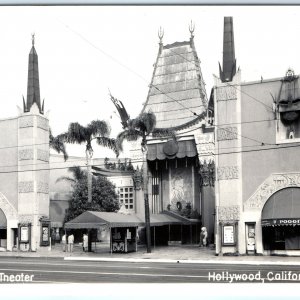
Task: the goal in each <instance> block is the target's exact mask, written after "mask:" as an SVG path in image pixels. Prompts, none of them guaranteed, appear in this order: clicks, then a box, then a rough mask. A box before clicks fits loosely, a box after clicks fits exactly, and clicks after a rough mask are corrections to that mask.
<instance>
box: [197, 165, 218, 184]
mask: <svg viewBox="0 0 300 300" xmlns="http://www.w3.org/2000/svg"><path fill="white" fill-rule="evenodd" d="M199 174H200V178H201V182H200V185H201V186H214V185H215V163H214V161H210V162H209V163H207V162H206V161H204V163H203V164H200V168H199Z"/></svg>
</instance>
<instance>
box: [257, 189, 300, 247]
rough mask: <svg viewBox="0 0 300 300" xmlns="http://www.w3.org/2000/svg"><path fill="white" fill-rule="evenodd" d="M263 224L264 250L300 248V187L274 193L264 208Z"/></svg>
mask: <svg viewBox="0 0 300 300" xmlns="http://www.w3.org/2000/svg"><path fill="white" fill-rule="evenodd" d="M261 225H262V237H263V247H264V250H266V251H271V252H274V253H276V252H278V253H280V252H282V251H283V250H300V188H298V187H291V188H285V189H282V190H280V191H278V192H276V193H275V194H273V195H272V196H271V197H270V198H269V200H268V201H267V202H266V204H265V205H264V208H263V210H262V220H261Z"/></svg>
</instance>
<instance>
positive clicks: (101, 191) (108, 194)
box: [63, 170, 119, 222]
mask: <svg viewBox="0 0 300 300" xmlns="http://www.w3.org/2000/svg"><path fill="white" fill-rule="evenodd" d="M75 172H76V173H75ZM75 172H73V171H72V173H73V174H74V175H75V174H80V176H79V177H77V178H76V177H75V176H74V181H73V182H72V186H73V191H72V198H71V201H70V206H69V208H68V209H67V211H66V215H65V222H68V221H70V220H72V219H74V218H76V217H77V216H79V215H80V214H82V213H83V212H85V211H87V210H91V211H106V212H115V211H117V210H118V209H119V200H118V196H117V194H116V192H115V186H114V185H113V184H112V183H111V182H110V181H109V180H108V179H107V178H105V177H102V176H93V179H92V180H93V184H92V202H91V203H89V202H88V188H87V172H86V171H82V172H81V173H79V172H78V170H75ZM63 179H64V178H63Z"/></svg>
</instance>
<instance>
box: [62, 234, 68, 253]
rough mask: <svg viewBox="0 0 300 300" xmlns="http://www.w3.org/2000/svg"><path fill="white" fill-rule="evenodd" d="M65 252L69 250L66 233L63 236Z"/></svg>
mask: <svg viewBox="0 0 300 300" xmlns="http://www.w3.org/2000/svg"><path fill="white" fill-rule="evenodd" d="M61 243H62V249H63V252H66V251H67V236H66V234H64V235H63V236H62V238H61Z"/></svg>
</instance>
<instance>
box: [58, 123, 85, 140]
mask: <svg viewBox="0 0 300 300" xmlns="http://www.w3.org/2000/svg"><path fill="white" fill-rule="evenodd" d="M64 137H65V141H66V142H67V143H70V144H82V143H85V142H86V141H87V140H88V139H89V134H88V132H87V130H86V128H85V127H84V126H82V125H80V124H79V123H78V122H74V123H70V125H69V128H68V131H67V132H66V133H65V134H64Z"/></svg>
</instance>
